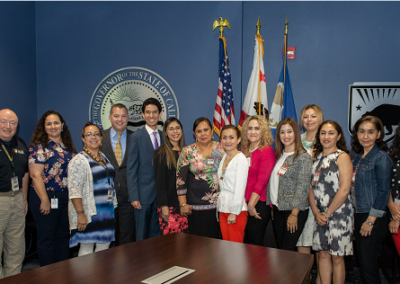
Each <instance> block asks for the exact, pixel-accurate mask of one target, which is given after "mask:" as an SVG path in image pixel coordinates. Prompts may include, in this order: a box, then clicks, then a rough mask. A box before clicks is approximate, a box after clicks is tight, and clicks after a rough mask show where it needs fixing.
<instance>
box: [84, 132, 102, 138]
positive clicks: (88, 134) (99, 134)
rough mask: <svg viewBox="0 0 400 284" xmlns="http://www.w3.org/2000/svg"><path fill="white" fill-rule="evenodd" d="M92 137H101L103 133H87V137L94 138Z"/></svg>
mask: <svg viewBox="0 0 400 284" xmlns="http://www.w3.org/2000/svg"><path fill="white" fill-rule="evenodd" d="M92 136H95V137H100V136H101V133H100V132H95V133H90V132H89V133H87V134H85V137H89V138H90V137H92Z"/></svg>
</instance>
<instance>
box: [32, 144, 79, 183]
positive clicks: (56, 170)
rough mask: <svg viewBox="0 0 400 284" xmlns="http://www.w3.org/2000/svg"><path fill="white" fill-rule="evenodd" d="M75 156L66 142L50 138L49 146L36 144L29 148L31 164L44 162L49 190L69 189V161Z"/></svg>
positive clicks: (45, 178)
mask: <svg viewBox="0 0 400 284" xmlns="http://www.w3.org/2000/svg"><path fill="white" fill-rule="evenodd" d="M74 156H75V153H72V152H71V151H69V150H68V149H67V148H65V146H64V144H63V143H61V144H58V143H56V142H54V141H53V140H49V146H48V147H47V148H45V147H43V145H42V144H40V143H38V144H35V146H34V147H31V148H29V164H42V165H44V171H43V173H42V178H43V181H44V185H45V187H46V190H47V191H64V190H68V178H67V176H68V171H67V169H68V163H69V162H70V161H71V159H72V158H73V157H74Z"/></svg>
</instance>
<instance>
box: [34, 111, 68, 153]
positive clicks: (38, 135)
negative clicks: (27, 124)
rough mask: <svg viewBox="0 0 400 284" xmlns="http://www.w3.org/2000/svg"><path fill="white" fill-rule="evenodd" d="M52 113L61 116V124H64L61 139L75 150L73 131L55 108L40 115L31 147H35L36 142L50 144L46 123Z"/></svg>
mask: <svg viewBox="0 0 400 284" xmlns="http://www.w3.org/2000/svg"><path fill="white" fill-rule="evenodd" d="M52 114H53V115H57V116H58V117H59V118H60V121H61V124H64V125H63V126H62V130H61V140H62V142H63V144H64V146H65V148H67V149H68V150H69V151H71V152H75V146H74V142H72V138H71V133H70V132H69V129H68V125H67V123H66V122H65V120H64V118H63V117H62V116H61V114H59V113H58V112H56V111H54V110H48V111H46V112H45V113H44V114H43V115H42V116H41V117H40V119H39V121H38V123H37V125H36V127H35V130H34V131H33V134H32V138H31V144H30V147H34V146H35V144H38V143H40V144H42V145H43V147H48V146H49V136H48V135H47V132H46V129H45V127H44V124H45V122H46V118H47V117H48V116H49V115H52Z"/></svg>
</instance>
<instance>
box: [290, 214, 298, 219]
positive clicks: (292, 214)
mask: <svg viewBox="0 0 400 284" xmlns="http://www.w3.org/2000/svg"><path fill="white" fill-rule="evenodd" d="M290 215H292V216H293V217H296V218H297V217H298V215H293V214H292V213H290Z"/></svg>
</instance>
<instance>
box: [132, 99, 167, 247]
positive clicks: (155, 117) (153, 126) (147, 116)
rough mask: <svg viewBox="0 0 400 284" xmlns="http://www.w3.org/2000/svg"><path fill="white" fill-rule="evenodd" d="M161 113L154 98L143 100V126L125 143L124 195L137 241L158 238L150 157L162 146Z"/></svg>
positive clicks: (154, 188) (158, 230) (158, 104)
mask: <svg viewBox="0 0 400 284" xmlns="http://www.w3.org/2000/svg"><path fill="white" fill-rule="evenodd" d="M161 110H162V109H161V104H160V102H159V101H158V100H157V99H155V98H148V99H147V100H145V101H144V102H143V105H142V116H143V119H144V121H145V122H146V125H145V126H144V127H142V128H141V129H139V130H138V131H136V132H135V133H134V134H132V135H131V136H130V137H129V142H128V153H127V155H128V163H127V177H128V194H129V200H130V201H131V204H132V206H133V207H134V208H135V220H136V240H137V241H139V240H143V239H147V238H151V237H156V236H159V235H160V226H159V223H158V216H157V202H156V185H155V181H154V169H153V165H152V158H153V152H154V150H155V149H157V148H158V147H159V146H160V145H161V144H162V132H161V131H160V130H158V129H157V123H158V121H159V120H160V118H161Z"/></svg>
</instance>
